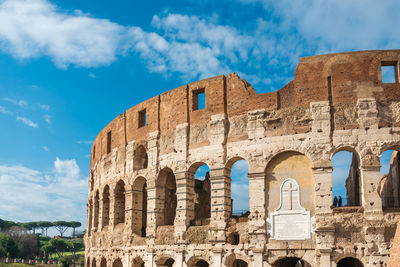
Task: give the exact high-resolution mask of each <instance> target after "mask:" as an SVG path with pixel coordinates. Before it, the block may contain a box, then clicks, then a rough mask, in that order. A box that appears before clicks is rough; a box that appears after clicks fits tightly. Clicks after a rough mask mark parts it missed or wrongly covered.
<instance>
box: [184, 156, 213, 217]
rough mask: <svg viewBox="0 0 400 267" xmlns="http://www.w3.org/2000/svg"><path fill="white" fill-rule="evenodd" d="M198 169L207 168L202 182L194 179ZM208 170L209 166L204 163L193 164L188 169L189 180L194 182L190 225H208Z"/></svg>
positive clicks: (209, 210)
mask: <svg viewBox="0 0 400 267" xmlns="http://www.w3.org/2000/svg"><path fill="white" fill-rule="evenodd" d="M203 166H204V167H203ZM200 168H204V169H207V168H208V171H207V172H206V173H205V176H204V180H202V179H197V178H196V173H197V172H198V171H199V170H201V169H200ZM209 170H210V167H209V165H208V164H206V163H204V162H195V163H193V164H192V165H191V166H190V167H189V171H188V174H189V180H191V181H193V182H194V184H193V186H194V220H193V221H192V224H195V225H206V224H209V220H210V218H211V182H210V172H209Z"/></svg>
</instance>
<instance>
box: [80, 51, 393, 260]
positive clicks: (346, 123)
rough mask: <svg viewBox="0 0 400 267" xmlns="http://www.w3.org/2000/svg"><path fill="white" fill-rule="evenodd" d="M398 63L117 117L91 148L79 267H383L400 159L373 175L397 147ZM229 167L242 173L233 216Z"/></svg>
mask: <svg viewBox="0 0 400 267" xmlns="http://www.w3.org/2000/svg"><path fill="white" fill-rule="evenodd" d="M399 61H400V50H388V51H360V52H350V53H340V54H329V55H320V56H312V57H304V58H300V61H299V64H298V66H297V68H296V71H295V74H294V80H293V81H291V82H289V83H288V84H287V85H285V86H284V87H283V88H281V89H280V90H279V91H276V92H271V93H265V94H257V93H256V91H255V90H254V89H253V88H252V86H251V85H250V84H249V83H247V82H246V81H245V80H243V79H240V78H239V77H238V75H236V74H235V73H232V74H229V75H227V76H222V75H221V76H217V77H213V78H209V79H205V80H201V81H198V82H194V83H191V84H188V85H184V86H181V87H179V88H176V89H173V90H171V91H167V92H165V93H163V94H161V95H158V96H155V97H153V98H151V99H149V100H147V101H145V102H143V103H140V104H138V105H137V106H134V107H132V108H131V109H129V110H127V111H126V112H124V113H123V114H121V115H119V116H118V117H117V118H115V119H114V120H113V121H111V122H110V123H109V124H108V125H107V126H106V127H105V128H104V129H103V130H102V131H101V132H100V133H99V135H98V136H97V138H96V140H95V141H94V143H93V146H92V158H91V171H90V179H89V198H88V205H87V208H88V221H87V233H86V236H85V242H86V254H85V255H86V256H85V257H86V259H85V261H86V263H85V264H86V265H87V266H88V267H96V266H99V267H106V266H107V267H108V266H110V267H111V266H112V267H121V266H123V267H128V266H135V267H136V266H146V267H155V266H176V267H182V266H184V267H192V266H199V267H201V266H214V267H220V266H225V267H232V266H234V267H244V266H253V267H267V266H277V267H279V266H296V267H297V266H302V267H305V266H322V267H330V266H332V267H334V266H356V267H358V266H387V264H388V262H389V255H390V248H391V246H392V244H393V237H394V235H395V231H396V223H397V221H398V219H399V217H400V183H399V177H398V176H399V162H400V159H399V157H398V156H397V154H396V153H394V154H393V156H392V161H391V165H390V171H389V174H388V175H385V176H384V177H382V176H381V174H380V157H381V155H382V153H383V152H384V151H386V150H388V149H393V150H397V149H399V148H400V84H399V79H398V75H399ZM384 67H389V68H391V69H392V75H393V78H392V79H393V81H391V82H385V80H383V79H382V69H383V68H384ZM202 96H205V98H204V100H203V99H202V98H201V97H202ZM203 101H205V106H203ZM200 102H201V103H200ZM342 150H346V151H350V152H352V153H353V162H352V165H351V170H350V172H349V174H348V178H347V180H346V188H347V195H346V198H347V204H346V205H345V206H343V207H334V206H333V204H332V203H333V200H332V199H333V194H332V161H331V159H332V157H333V156H334V155H335V154H336V153H337V152H339V151H342ZM238 160H246V161H247V163H248V166H249V171H248V182H249V191H250V200H249V206H250V210H249V212H244V213H241V214H236V213H235V212H233V211H232V201H231V178H230V176H231V167H232V165H233V164H234V163H235V162H236V161H238ZM205 164H207V165H208V167H209V173H207V175H206V176H205V179H204V180H198V179H195V176H194V174H195V172H196V171H197V169H198V168H199V167H200V166H202V165H205ZM391 260H392V259H391ZM392 261H393V262H394V265H393V266H399V265H396V264H400V263H399V262H397V263H396V261H395V260H392ZM399 261H400V259H399Z"/></svg>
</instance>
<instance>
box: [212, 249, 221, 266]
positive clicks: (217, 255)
mask: <svg viewBox="0 0 400 267" xmlns="http://www.w3.org/2000/svg"><path fill="white" fill-rule="evenodd" d="M212 266H213V267H221V266H222V246H216V247H214V248H213V264H212Z"/></svg>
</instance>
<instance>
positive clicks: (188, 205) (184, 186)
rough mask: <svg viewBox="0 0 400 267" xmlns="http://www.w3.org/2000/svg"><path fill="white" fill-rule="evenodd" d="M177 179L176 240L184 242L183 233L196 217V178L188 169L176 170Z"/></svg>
mask: <svg viewBox="0 0 400 267" xmlns="http://www.w3.org/2000/svg"><path fill="white" fill-rule="evenodd" d="M174 174H175V180H176V197H177V202H178V203H177V206H176V216H175V222H174V229H175V240H176V242H177V243H182V242H184V240H183V237H182V236H183V233H184V232H185V231H186V229H187V227H188V226H189V225H190V221H191V220H193V219H194V179H193V175H194V174H192V175H191V174H190V173H189V172H187V171H178V172H175V173H174Z"/></svg>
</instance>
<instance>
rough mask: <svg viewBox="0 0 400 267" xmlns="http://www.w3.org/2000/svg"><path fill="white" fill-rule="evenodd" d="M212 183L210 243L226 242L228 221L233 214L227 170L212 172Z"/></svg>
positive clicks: (212, 170) (220, 169)
mask: <svg viewBox="0 0 400 267" xmlns="http://www.w3.org/2000/svg"><path fill="white" fill-rule="evenodd" d="M210 181H211V222H210V239H211V240H210V241H211V242H225V240H226V236H225V228H226V221H227V220H228V219H229V217H230V215H231V213H232V205H231V179H230V177H229V176H228V175H226V169H225V168H224V167H222V168H213V169H211V170H210Z"/></svg>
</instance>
